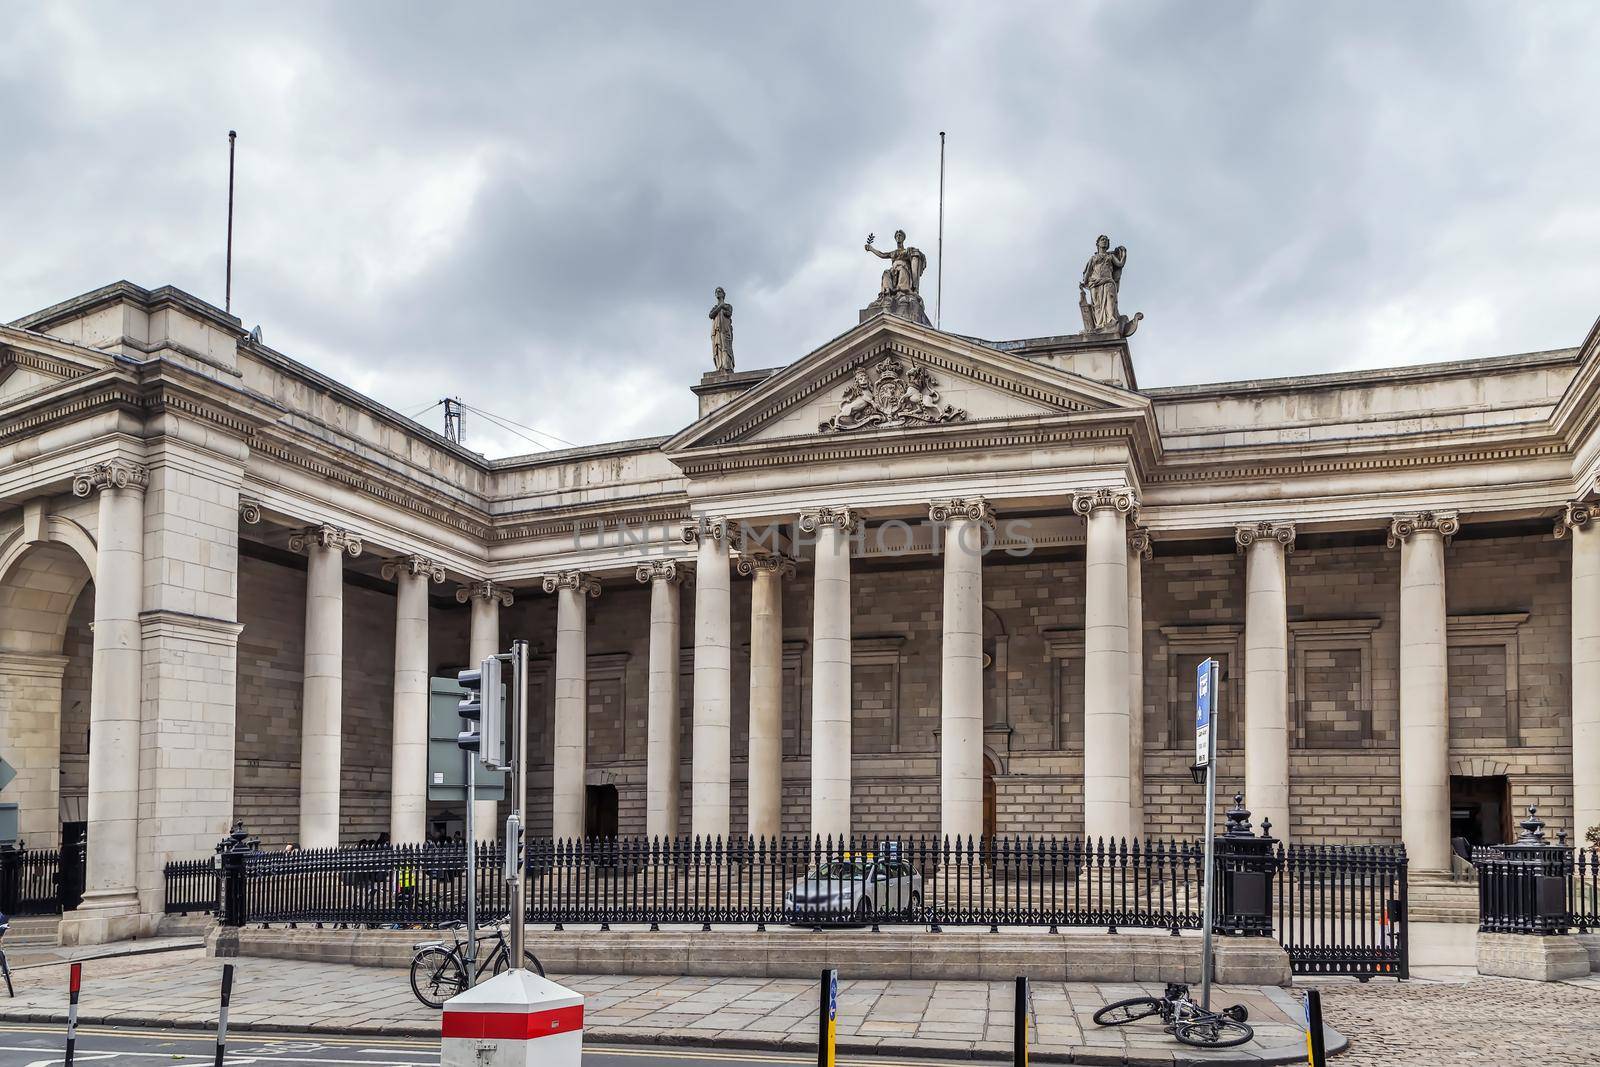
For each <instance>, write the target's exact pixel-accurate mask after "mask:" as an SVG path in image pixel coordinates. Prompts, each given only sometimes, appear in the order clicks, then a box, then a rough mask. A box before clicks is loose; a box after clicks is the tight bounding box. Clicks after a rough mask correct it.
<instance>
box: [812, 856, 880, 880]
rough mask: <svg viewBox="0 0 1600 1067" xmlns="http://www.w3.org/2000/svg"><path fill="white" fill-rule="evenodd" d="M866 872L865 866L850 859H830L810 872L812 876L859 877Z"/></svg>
mask: <svg viewBox="0 0 1600 1067" xmlns="http://www.w3.org/2000/svg"><path fill="white" fill-rule="evenodd" d="M865 874H866V870H865V868H863V867H862V866H861V864H859V863H853V862H851V861H850V860H830V861H829V862H827V863H824V864H822V865H821V866H819V867H818V868H817V869H816V870H815V871H812V872H811V877H813V878H861V877H864V876H865Z"/></svg>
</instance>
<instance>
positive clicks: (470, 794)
mask: <svg viewBox="0 0 1600 1067" xmlns="http://www.w3.org/2000/svg"><path fill="white" fill-rule="evenodd" d="M461 758H462V760H463V761H464V762H465V763H466V767H467V818H466V824H467V826H466V834H465V836H466V841H465V845H466V863H467V947H466V950H465V952H464V953H463V955H465V956H466V959H467V988H468V989H471V988H472V976H473V974H475V973H476V969H477V962H478V863H477V860H478V849H477V844H476V842H477V840H478V839H477V837H476V830H477V819H476V817H475V816H474V812H473V809H474V808H476V807H477V805H478V767H477V763H478V757H477V755H476V753H473V752H469V751H467V750H465V749H463V750H462V752H461Z"/></svg>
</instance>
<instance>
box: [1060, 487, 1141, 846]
mask: <svg viewBox="0 0 1600 1067" xmlns="http://www.w3.org/2000/svg"><path fill="white" fill-rule="evenodd" d="M1072 509H1073V510H1074V511H1076V512H1077V513H1078V514H1079V515H1082V516H1084V517H1085V518H1087V520H1088V531H1087V536H1086V541H1085V548H1084V587H1085V588H1084V602H1085V603H1084V616H1085V618H1084V627H1083V704H1084V716H1083V769H1084V775H1083V825H1084V833H1085V834H1086V835H1088V836H1089V837H1118V838H1120V837H1127V836H1129V835H1130V834H1131V833H1132V832H1133V817H1132V816H1133V812H1132V807H1131V802H1132V799H1133V790H1132V782H1131V780H1130V779H1131V768H1130V764H1131V759H1130V752H1129V742H1128V734H1129V730H1130V729H1131V725H1130V720H1131V718H1132V716H1131V715H1130V706H1129V697H1130V692H1129V686H1128V529H1127V520H1128V519H1129V517H1130V516H1131V517H1133V518H1135V519H1136V518H1137V517H1138V501H1137V500H1136V499H1135V497H1134V495H1133V491H1132V490H1131V489H1128V488H1126V487H1123V488H1118V489H1093V490H1088V491H1084V492H1079V493H1074V494H1073V497H1072Z"/></svg>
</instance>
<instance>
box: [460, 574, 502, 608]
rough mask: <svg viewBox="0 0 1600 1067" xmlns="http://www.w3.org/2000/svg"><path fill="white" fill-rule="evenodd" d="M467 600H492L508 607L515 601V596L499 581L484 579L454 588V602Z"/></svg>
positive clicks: (462, 602)
mask: <svg viewBox="0 0 1600 1067" xmlns="http://www.w3.org/2000/svg"><path fill="white" fill-rule="evenodd" d="M469 600H493V601H497V602H498V603H499V604H500V605H501V606H502V607H507V608H509V607H510V606H511V605H512V604H513V603H515V601H516V598H515V597H514V596H513V595H512V592H511V590H510V589H507V588H506V587H505V586H503V585H501V584H500V583H499V582H494V581H490V580H489V579H487V578H486V579H484V580H483V581H481V582H472V583H470V584H468V585H464V586H462V587H461V588H460V589H457V590H456V603H457V604H465V603H466V602H467V601H469Z"/></svg>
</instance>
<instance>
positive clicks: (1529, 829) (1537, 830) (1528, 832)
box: [1516, 804, 1546, 845]
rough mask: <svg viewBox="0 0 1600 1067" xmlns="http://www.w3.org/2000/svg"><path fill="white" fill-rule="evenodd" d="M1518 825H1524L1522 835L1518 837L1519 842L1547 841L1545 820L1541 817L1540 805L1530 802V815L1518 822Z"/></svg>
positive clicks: (1539, 842) (1525, 843)
mask: <svg viewBox="0 0 1600 1067" xmlns="http://www.w3.org/2000/svg"><path fill="white" fill-rule="evenodd" d="M1517 825H1518V826H1520V827H1522V836H1520V837H1518V838H1517V842H1516V843H1517V844H1519V845H1543V844H1545V843H1546V842H1545V838H1544V820H1543V819H1541V818H1539V805H1537V804H1529V805H1528V817H1527V818H1526V819H1523V820H1522V821H1521V822H1519V823H1517Z"/></svg>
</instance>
